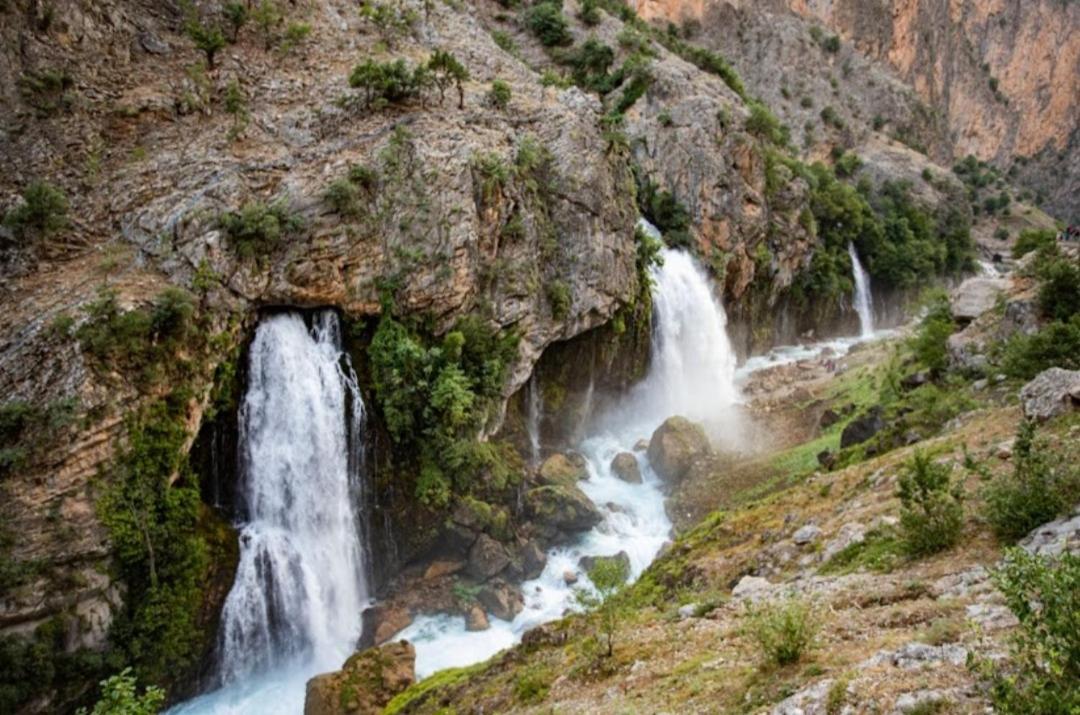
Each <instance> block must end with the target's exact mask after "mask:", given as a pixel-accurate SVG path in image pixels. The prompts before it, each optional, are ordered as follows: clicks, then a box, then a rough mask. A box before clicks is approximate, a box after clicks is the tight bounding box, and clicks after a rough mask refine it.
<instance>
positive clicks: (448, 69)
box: [427, 50, 469, 109]
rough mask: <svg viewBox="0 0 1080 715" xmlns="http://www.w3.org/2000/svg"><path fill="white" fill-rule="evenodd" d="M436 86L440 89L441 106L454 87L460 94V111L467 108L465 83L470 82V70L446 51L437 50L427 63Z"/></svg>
mask: <svg viewBox="0 0 1080 715" xmlns="http://www.w3.org/2000/svg"><path fill="white" fill-rule="evenodd" d="M427 67H428V70H429V71H430V72H431V74H432V78H433V80H434V82H435V86H436V87H438V88H439V104H442V102H443V98H444V96H445V94H446V90H447V89H448V88H449V87H450V86H451V85H452V86H454V87H455V88H456V89H457V93H458V109H464V108H465V82H468V81H469V70H468V69H466V67H465V65H463V64H461V62H460V61H459V60H458V59H457V57H455V56H454V55H452V54H450V53H449V52H446V51H444V50H435V52H433V53H432V55H431V57H430V58H429V59H428V63H427Z"/></svg>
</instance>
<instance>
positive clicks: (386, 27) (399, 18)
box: [360, 0, 420, 47]
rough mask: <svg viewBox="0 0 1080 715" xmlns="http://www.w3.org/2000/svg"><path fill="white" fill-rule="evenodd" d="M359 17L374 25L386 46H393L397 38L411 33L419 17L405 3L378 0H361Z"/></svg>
mask: <svg viewBox="0 0 1080 715" xmlns="http://www.w3.org/2000/svg"><path fill="white" fill-rule="evenodd" d="M360 17H362V18H364V19H365V20H367V21H368V22H370V23H371V24H372V25H374V26H375V30H376V31H377V32H378V33H379V36H380V37H381V38H382V40H383V42H385V43H386V45H387V46H388V47H393V46H394V44H395V43H396V42H397V40H399V39H401V38H402V37H404V36H406V35H408V34H409V33H411V32H412V29H413V26H414V25H415V24H416V22H417V21H418V20H419V19H420V16H419V14H418V13H417V12H416V11H415V10H413V9H412V8H411V7H409V6H408V5H407V4H405V3H401V2H390V1H388V2H379V1H378V0H363V1H362V2H361V3H360Z"/></svg>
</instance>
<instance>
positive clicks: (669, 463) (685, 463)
mask: <svg viewBox="0 0 1080 715" xmlns="http://www.w3.org/2000/svg"><path fill="white" fill-rule="evenodd" d="M711 451H712V447H711V445H710V444H709V438H708V437H706V436H705V430H703V429H702V428H701V425H698V424H695V423H693V422H691V421H690V420H688V419H686V418H685V417H669V418H668V419H666V420H664V422H663V424H661V425H660V426H659V427H657V428H656V431H655V432H653V435H652V439H651V440H649V449H648V451H647V452H646V455H647V457H648V459H649V464H650V465H651V466H652V468H653V471H655V472H656V474H657V476H659V477H660V478H661V479H663V480H664V481H665V482H666V483H667V484H668V485H671V486H677V485H678V483H679V481H681V480H682V478H683V477H684V476H686V473H687V472H688V471H689V470H690V467H691V466H692V465H693V464H694V462H695V461H697V460H700V459H702V458H703V457H706V456H708V455H709V453H710V452H711Z"/></svg>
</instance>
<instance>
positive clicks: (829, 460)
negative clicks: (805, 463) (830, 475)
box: [817, 449, 836, 469]
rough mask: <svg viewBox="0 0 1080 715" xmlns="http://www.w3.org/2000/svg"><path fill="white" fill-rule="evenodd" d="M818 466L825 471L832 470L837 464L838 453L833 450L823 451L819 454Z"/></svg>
mask: <svg viewBox="0 0 1080 715" xmlns="http://www.w3.org/2000/svg"><path fill="white" fill-rule="evenodd" d="M817 461H818V464H819V465H821V466H822V467H823V468H824V469H832V468H833V465H834V464H836V452H834V451H832V450H831V449H823V450H821V451H820V452H818V454H817Z"/></svg>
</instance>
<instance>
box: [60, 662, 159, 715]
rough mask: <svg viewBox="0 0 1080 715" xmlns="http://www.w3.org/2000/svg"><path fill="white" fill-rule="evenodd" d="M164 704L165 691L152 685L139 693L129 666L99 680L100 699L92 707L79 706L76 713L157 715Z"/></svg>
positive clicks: (79, 714)
mask: <svg viewBox="0 0 1080 715" xmlns="http://www.w3.org/2000/svg"><path fill="white" fill-rule="evenodd" d="M164 705H165V691H164V690H162V689H161V688H156V687H154V686H152V685H151V686H150V687H148V688H147V689H146V690H145V691H144V692H143V693H142V695H140V694H139V692H138V688H137V685H136V680H135V676H134V675H133V674H132V672H131V668H124V669H123V670H122V671H120V673H119V674H118V675H114V676H112V677H110V678H108V679H106V680H103V681H101V699H100V700H98V701H97V704H96V705H94V709H93V710H90V711H87V710H86V708H80V709H79V711H78V715H157V713H158V712H160V711H161V709H162V708H163V707H164Z"/></svg>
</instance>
